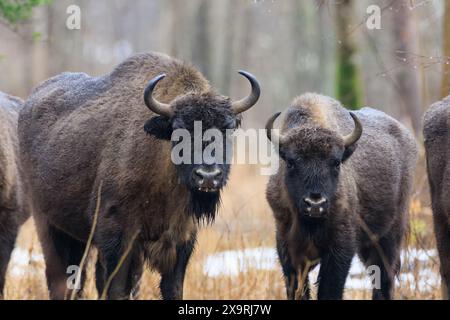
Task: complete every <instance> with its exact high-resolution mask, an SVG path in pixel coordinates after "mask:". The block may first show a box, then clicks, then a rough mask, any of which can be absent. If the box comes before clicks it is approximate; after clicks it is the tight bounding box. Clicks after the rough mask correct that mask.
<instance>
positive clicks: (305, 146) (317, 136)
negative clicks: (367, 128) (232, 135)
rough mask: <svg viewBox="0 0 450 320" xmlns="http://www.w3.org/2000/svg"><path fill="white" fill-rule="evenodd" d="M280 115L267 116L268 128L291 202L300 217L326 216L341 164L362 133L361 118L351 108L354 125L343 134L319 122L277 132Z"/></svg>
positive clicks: (336, 185) (334, 192) (349, 154)
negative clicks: (282, 162)
mask: <svg viewBox="0 0 450 320" xmlns="http://www.w3.org/2000/svg"><path fill="white" fill-rule="evenodd" d="M279 115H280V113H277V114H275V115H274V116H272V117H271V118H270V119H269V120H268V122H267V124H266V131H267V136H268V138H269V140H271V141H272V143H274V144H275V146H276V147H277V148H278V150H279V155H280V157H281V158H282V159H283V160H284V162H285V170H284V172H285V176H284V181H285V185H286V189H287V192H288V194H289V198H290V200H291V202H292V205H293V206H294V207H295V208H296V210H297V212H298V214H299V217H300V218H306V219H313V218H316V219H325V218H326V217H327V215H328V211H329V209H330V207H331V206H332V205H333V201H335V198H336V192H337V187H338V181H339V173H340V171H341V164H342V163H344V162H345V161H346V160H347V159H348V158H349V157H350V156H351V155H352V153H353V151H354V150H355V148H356V142H357V141H358V140H359V138H360V137H361V135H362V125H361V122H360V121H359V119H358V118H357V116H356V115H355V114H354V113H351V112H350V115H351V117H352V118H353V121H354V123H355V129H354V130H353V132H352V133H351V134H349V135H348V136H344V137H342V136H340V135H338V134H336V132H334V131H332V130H330V129H327V128H322V127H316V126H314V127H313V126H305V127H297V128H294V129H291V130H290V131H288V133H287V134H285V135H281V136H278V135H277V133H276V132H275V131H272V127H273V123H274V121H275V119H276V118H277V117H278V116H279ZM275 135H276V136H275Z"/></svg>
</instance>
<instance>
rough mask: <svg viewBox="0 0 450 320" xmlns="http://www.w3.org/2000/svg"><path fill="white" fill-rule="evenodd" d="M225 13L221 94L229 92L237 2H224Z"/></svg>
mask: <svg viewBox="0 0 450 320" xmlns="http://www.w3.org/2000/svg"><path fill="white" fill-rule="evenodd" d="M225 5H226V13H225V26H226V29H225V30H224V32H225V37H224V41H225V45H224V46H223V50H224V54H223V62H222V63H221V68H220V70H221V75H222V76H221V87H222V92H223V94H226V95H229V94H230V85H231V74H232V73H233V72H234V70H232V68H231V66H232V65H233V60H234V39H235V34H236V23H235V21H236V18H237V13H238V11H239V10H238V6H239V4H235V3H232V2H228V1H227V2H226V4H225Z"/></svg>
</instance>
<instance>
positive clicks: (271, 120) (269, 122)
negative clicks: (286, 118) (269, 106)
mask: <svg viewBox="0 0 450 320" xmlns="http://www.w3.org/2000/svg"><path fill="white" fill-rule="evenodd" d="M280 114H281V112H277V113H275V114H274V115H273V116H271V117H270V118H269V120H267V123H266V134H267V138H268V139H269V140H270V141H272V129H273V124H274V122H275V120H276V119H277V118H278V117H279V116H280Z"/></svg>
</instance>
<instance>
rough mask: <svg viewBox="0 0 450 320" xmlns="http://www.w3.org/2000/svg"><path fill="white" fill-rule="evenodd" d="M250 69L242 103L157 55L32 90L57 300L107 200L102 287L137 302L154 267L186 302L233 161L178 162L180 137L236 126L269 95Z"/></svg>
mask: <svg viewBox="0 0 450 320" xmlns="http://www.w3.org/2000/svg"><path fill="white" fill-rule="evenodd" d="M240 73H241V74H242V75H243V76H245V77H246V78H247V79H248V80H249V81H250V83H251V86H252V90H251V94H250V95H249V96H248V97H246V98H244V99H242V100H239V101H236V102H232V101H230V99H229V98H228V97H224V96H222V95H219V94H217V93H216V92H215V91H214V90H213V89H212V88H211V86H210V84H209V83H208V81H207V80H206V79H205V78H204V77H203V75H202V74H201V73H200V72H199V71H197V70H196V69H195V68H194V67H192V66H190V65H187V64H184V63H182V62H180V61H178V60H175V59H173V58H171V57H169V56H166V55H163V54H156V53H150V54H138V55H135V56H133V57H131V58H129V59H127V60H126V61H124V62H123V63H122V64H120V65H119V66H117V67H116V68H115V69H114V70H113V71H112V73H110V74H107V75H105V76H102V77H98V78H94V77H90V76H88V75H86V74H83V73H63V74H61V75H58V76H56V77H54V78H51V79H49V80H47V81H45V82H44V83H43V84H41V85H40V86H38V87H37V88H36V89H35V90H34V91H33V92H32V94H31V95H30V97H29V99H28V100H27V102H26V104H25V107H24V110H23V111H22V112H21V114H20V120H19V137H20V144H21V150H22V156H23V166H24V168H25V170H26V172H27V177H28V179H29V184H30V187H31V194H32V200H33V205H34V210H33V211H34V217H35V220H36V225H37V230H38V234H39V238H40V241H41V243H42V246H43V250H44V255H45V260H46V276H47V282H48V286H49V291H50V297H51V298H54V299H62V298H64V297H65V292H66V279H67V274H66V270H67V268H68V266H70V265H78V264H79V263H80V260H81V258H82V255H83V251H84V250H85V246H86V241H87V239H88V236H89V234H90V231H91V228H92V225H93V220H94V217H95V215H94V213H95V212H96V204H97V202H99V203H100V210H98V222H97V225H96V230H95V235H94V239H93V243H94V245H95V246H96V248H97V249H98V254H99V258H98V262H97V267H96V284H97V289H98V292H99V294H101V293H102V292H103V290H105V292H107V298H110V299H121V298H129V297H130V295H133V293H136V289H137V284H138V282H139V279H140V278H141V274H142V269H143V263H144V262H147V263H148V264H149V266H150V267H151V268H153V269H156V270H157V271H159V272H160V274H161V283H160V289H161V294H162V297H163V298H164V299H180V298H182V295H183V281H184V275H185V270H186V266H187V264H188V261H189V258H190V256H191V253H192V250H193V248H194V245H195V241H196V240H195V239H196V233H197V228H198V223H199V222H200V221H203V220H208V221H212V220H213V219H214V216H215V214H216V211H217V208H218V205H219V202H220V191H221V189H222V187H223V186H224V185H225V183H226V181H227V178H228V174H229V169H230V165H229V163H227V162H224V161H220V160H223V159H215V160H216V161H208V163H205V162H201V163H198V164H195V163H194V162H193V161H192V162H191V163H192V164H190V163H188V162H189V161H187V162H184V163H181V164H177V165H174V163H173V162H172V160H171V150H172V148H173V147H174V146H175V145H177V142H176V141H173V142H172V143H171V142H170V140H171V135H172V132H173V131H174V130H175V129H182V130H187V131H188V132H190V133H191V137H192V139H193V136H194V132H193V130H194V121H201V124H202V128H203V130H207V129H211V128H215V129H218V130H221V131H225V130H226V129H233V128H236V127H237V126H238V125H239V122H240V116H239V114H240V113H242V112H243V111H245V110H247V109H249V108H251V107H252V106H253V105H254V104H255V103H256V101H257V100H258V98H259V94H260V89H259V85H258V83H257V81H256V80H255V78H254V77H253V76H252V75H250V74H248V73H246V72H243V71H241V72H240ZM148 79H152V80H151V81H150V82H148ZM226 137H227V136H226V135H224V139H226ZM194 144H195V143H192V145H194ZM201 146H202V144H201ZM203 147H204V146H203ZM194 153H195V151H193V154H194ZM209 160H211V159H209ZM213 160H214V159H213ZM101 186H102V187H101ZM100 190H101V199H100V201H97V200H99V199H97V193H98V192H99V191H100ZM134 238H135V241H132V240H133V239H134ZM127 252H128V254H127ZM124 257H126V258H125V259H122V258H124ZM122 260H123V261H122ZM116 269H117V270H116ZM109 279H111V280H112V281H109ZM109 282H110V286H109V290H108V288H106V289H105V286H106V285H107V283H109Z"/></svg>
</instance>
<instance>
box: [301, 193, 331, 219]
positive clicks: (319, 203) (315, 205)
mask: <svg viewBox="0 0 450 320" xmlns="http://www.w3.org/2000/svg"><path fill="white" fill-rule="evenodd" d="M303 201H304V202H305V204H306V211H307V212H308V213H310V214H311V215H321V214H323V213H325V212H324V211H325V208H326V204H327V202H328V200H327V199H326V198H325V197H324V196H322V195H321V194H318V193H311V194H310V195H309V196H308V197H305V198H303Z"/></svg>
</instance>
